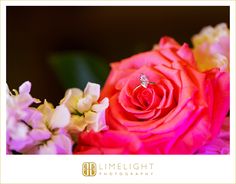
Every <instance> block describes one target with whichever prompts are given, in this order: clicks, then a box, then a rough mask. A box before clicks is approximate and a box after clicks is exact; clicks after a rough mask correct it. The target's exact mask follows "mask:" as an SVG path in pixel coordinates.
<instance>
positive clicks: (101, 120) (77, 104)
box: [61, 82, 109, 132]
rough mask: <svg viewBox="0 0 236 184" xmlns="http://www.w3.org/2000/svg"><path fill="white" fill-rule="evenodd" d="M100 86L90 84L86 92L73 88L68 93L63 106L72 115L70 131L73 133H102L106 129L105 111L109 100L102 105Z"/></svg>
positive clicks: (104, 100) (63, 100) (105, 100)
mask: <svg viewBox="0 0 236 184" xmlns="http://www.w3.org/2000/svg"><path fill="white" fill-rule="evenodd" d="M99 97H100V85H99V84H95V83H91V82H88V83H87V85H86V87H85V89H84V92H82V91H81V90H80V89H76V88H72V89H68V90H67V91H66V94H65V97H64V98H63V99H62V100H61V104H64V105H66V106H67V107H68V109H69V110H70V112H71V113H72V116H71V119H70V125H69V129H70V130H71V131H79V132H81V131H84V130H85V129H87V130H93V131H96V132H98V131H101V130H103V129H105V128H106V121H105V109H106V108H107V107H108V105H109V100H108V98H104V99H103V100H102V101H101V102H100V103H98V99H99Z"/></svg>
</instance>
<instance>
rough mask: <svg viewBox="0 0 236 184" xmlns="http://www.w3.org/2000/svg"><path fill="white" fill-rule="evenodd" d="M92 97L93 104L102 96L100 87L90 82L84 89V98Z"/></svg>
mask: <svg viewBox="0 0 236 184" xmlns="http://www.w3.org/2000/svg"><path fill="white" fill-rule="evenodd" d="M87 95H90V96H91V97H92V102H96V101H97V100H98V98H99V96H100V85H99V84H96V83H91V82H88V83H87V85H86V87H85V89H84V96H85V97H86V96H87Z"/></svg>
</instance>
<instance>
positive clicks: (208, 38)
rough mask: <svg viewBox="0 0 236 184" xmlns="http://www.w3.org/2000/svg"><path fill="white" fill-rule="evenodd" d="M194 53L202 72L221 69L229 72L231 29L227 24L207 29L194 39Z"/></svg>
mask: <svg viewBox="0 0 236 184" xmlns="http://www.w3.org/2000/svg"><path fill="white" fill-rule="evenodd" d="M192 43H193V46H194V49H193V53H194V56H195V58H196V62H197V66H198V69H199V70H200V71H203V72H204V71H206V70H210V69H212V68H216V67H217V68H220V69H221V71H229V29H228V27H227V25H226V24H225V23H221V24H218V25H216V26H215V27H214V28H213V27H211V26H208V27H205V28H203V29H202V31H201V32H200V33H199V34H197V35H194V36H193V38H192Z"/></svg>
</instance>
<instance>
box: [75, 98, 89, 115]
mask: <svg viewBox="0 0 236 184" xmlns="http://www.w3.org/2000/svg"><path fill="white" fill-rule="evenodd" d="M92 103H93V99H92V96H90V95H87V96H86V97H84V98H81V99H79V101H78V104H77V110H78V111H79V112H80V113H84V112H86V111H88V110H89V109H90V108H91V106H92Z"/></svg>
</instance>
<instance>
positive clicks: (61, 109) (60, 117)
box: [49, 105, 70, 129]
mask: <svg viewBox="0 0 236 184" xmlns="http://www.w3.org/2000/svg"><path fill="white" fill-rule="evenodd" d="M69 122H70V112H69V110H68V109H67V107H66V106H65V105H59V106H57V107H56V109H55V111H54V112H53V114H52V118H51V120H50V121H49V124H50V126H51V128H53V129H54V128H63V127H66V126H67V125H68V124H69Z"/></svg>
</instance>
